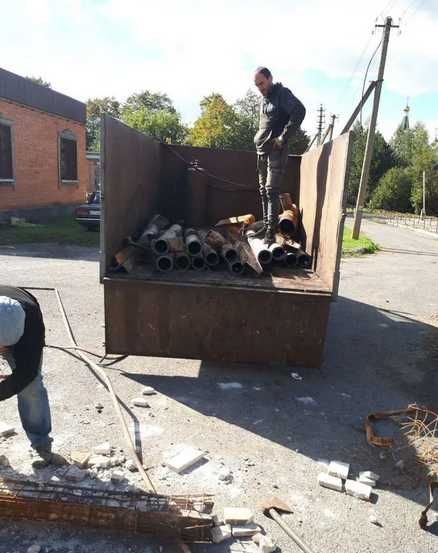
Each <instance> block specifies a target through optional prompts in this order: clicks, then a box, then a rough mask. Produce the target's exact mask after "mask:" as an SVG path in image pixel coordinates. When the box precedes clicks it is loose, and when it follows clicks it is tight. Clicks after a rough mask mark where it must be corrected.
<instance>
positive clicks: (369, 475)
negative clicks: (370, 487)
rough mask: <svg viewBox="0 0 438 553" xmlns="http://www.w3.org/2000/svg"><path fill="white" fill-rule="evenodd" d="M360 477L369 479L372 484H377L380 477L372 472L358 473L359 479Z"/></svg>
mask: <svg viewBox="0 0 438 553" xmlns="http://www.w3.org/2000/svg"><path fill="white" fill-rule="evenodd" d="M360 477H363V478H369V479H370V480H374V482H378V481H379V480H380V475H379V474H376V473H375V472H372V471H371V470H364V471H362V472H359V478H360Z"/></svg>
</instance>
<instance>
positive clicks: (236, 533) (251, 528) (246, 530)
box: [231, 523, 261, 538]
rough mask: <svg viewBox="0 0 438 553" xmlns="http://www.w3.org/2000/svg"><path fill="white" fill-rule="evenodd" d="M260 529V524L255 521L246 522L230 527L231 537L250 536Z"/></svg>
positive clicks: (257, 532)
mask: <svg viewBox="0 0 438 553" xmlns="http://www.w3.org/2000/svg"><path fill="white" fill-rule="evenodd" d="M260 531H261V528H260V526H259V525H258V524H255V523H250V524H246V525H245V526H232V527H231V532H232V534H233V538H251V537H252V536H255V535H256V534H259V533H260Z"/></svg>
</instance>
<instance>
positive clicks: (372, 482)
mask: <svg viewBox="0 0 438 553" xmlns="http://www.w3.org/2000/svg"><path fill="white" fill-rule="evenodd" d="M356 481H357V482H361V483H362V484H366V485H367V486H371V487H372V488H375V487H376V481H375V480H372V479H371V478H367V477H366V476H364V475H363V474H362V476H361V475H360V474H359V476H358V477H357V478H356Z"/></svg>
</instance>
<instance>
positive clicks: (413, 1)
mask: <svg viewBox="0 0 438 553" xmlns="http://www.w3.org/2000/svg"><path fill="white" fill-rule="evenodd" d="M424 1H425V0H412V2H411V3H410V4H409V5H408V7H407V8H406V9H405V11H404V12H403V13H402V14H401V16H400V19H403V17H404V16H405V15H406V13H407V12H408V11H409V10H410V9H411V8H412V6H414V4H416V3H417V2H419V4H418V5H417V7H416V8H415V9H414V11H413V12H412V13H411V14H410V17H412V16H413V15H414V13H415V12H417V11H418V10H419V9H420V8H421V6H422V4H424Z"/></svg>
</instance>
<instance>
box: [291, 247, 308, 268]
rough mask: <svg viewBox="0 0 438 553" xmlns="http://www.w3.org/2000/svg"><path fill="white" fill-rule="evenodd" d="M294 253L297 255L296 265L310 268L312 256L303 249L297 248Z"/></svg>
mask: <svg viewBox="0 0 438 553" xmlns="http://www.w3.org/2000/svg"><path fill="white" fill-rule="evenodd" d="M295 255H296V257H297V265H298V266H300V267H303V268H304V269H310V267H311V266H312V258H311V257H310V255H309V254H307V253H306V252H304V251H303V250H298V251H297V252H296V254H295Z"/></svg>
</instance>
